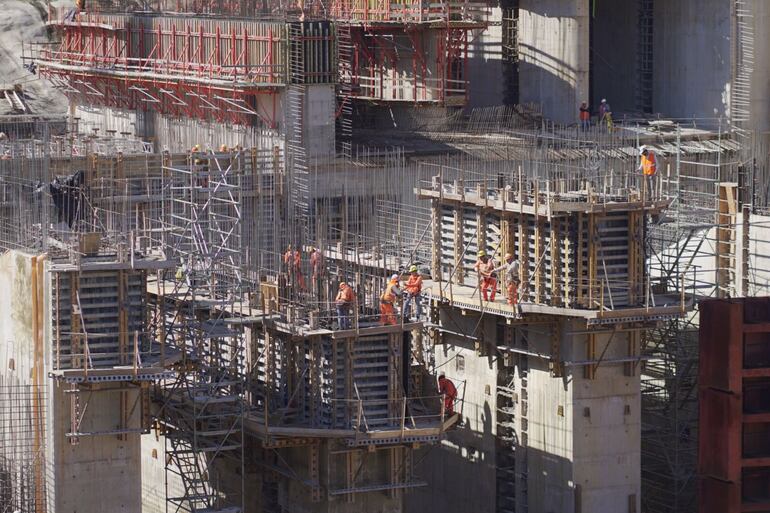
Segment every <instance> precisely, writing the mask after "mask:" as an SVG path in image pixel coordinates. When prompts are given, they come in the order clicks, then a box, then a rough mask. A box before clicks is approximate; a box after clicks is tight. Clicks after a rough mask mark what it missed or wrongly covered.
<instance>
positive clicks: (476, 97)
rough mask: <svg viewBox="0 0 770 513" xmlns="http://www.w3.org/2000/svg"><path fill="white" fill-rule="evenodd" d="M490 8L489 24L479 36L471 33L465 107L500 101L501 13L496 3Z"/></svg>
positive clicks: (486, 104) (489, 104) (501, 94)
mask: <svg viewBox="0 0 770 513" xmlns="http://www.w3.org/2000/svg"><path fill="white" fill-rule="evenodd" d="M490 11H491V13H490V15H489V17H488V19H487V21H488V22H489V24H490V25H489V27H488V28H487V29H486V30H485V31H484V32H482V33H481V34H480V35H479V36H478V37H472V38H471V39H472V41H471V43H470V44H469V47H468V66H467V68H466V75H467V77H468V80H469V85H468V88H469V89H468V92H469V97H468V108H474V107H486V106H493V105H501V104H502V103H503V97H504V91H503V90H504V88H505V83H504V79H503V62H502V59H503V48H502V44H503V27H502V19H503V13H502V9H500V8H499V7H493V8H490Z"/></svg>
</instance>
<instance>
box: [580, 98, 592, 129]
mask: <svg viewBox="0 0 770 513" xmlns="http://www.w3.org/2000/svg"><path fill="white" fill-rule="evenodd" d="M589 128H591V111H590V110H589V109H588V103H587V102H583V103H581V104H580V129H581V130H583V131H584V132H587V131H588V129H589Z"/></svg>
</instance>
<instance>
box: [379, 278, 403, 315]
mask: <svg viewBox="0 0 770 513" xmlns="http://www.w3.org/2000/svg"><path fill="white" fill-rule="evenodd" d="M399 281H400V280H399V278H398V274H394V275H393V276H391V277H390V281H388V284H387V285H386V286H385V292H383V293H382V295H381V296H380V324H382V325H384V326H387V325H395V324H396V307H395V305H396V302H397V301H399V300H400V299H401V289H400V288H399V286H398V285H399Z"/></svg>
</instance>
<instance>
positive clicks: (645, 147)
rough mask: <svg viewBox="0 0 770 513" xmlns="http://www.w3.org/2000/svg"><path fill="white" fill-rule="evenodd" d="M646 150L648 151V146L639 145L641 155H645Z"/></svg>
mask: <svg viewBox="0 0 770 513" xmlns="http://www.w3.org/2000/svg"><path fill="white" fill-rule="evenodd" d="M645 151H647V146H644V145H642V146H639V155H643V154H644V152H645Z"/></svg>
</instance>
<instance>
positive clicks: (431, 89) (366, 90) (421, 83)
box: [353, 75, 468, 103]
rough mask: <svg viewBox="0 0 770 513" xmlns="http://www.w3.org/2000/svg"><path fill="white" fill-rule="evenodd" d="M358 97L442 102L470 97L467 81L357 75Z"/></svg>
mask: <svg viewBox="0 0 770 513" xmlns="http://www.w3.org/2000/svg"><path fill="white" fill-rule="evenodd" d="M353 84H354V86H353V87H354V96H355V97H356V98H361V99H367V100H381V101H393V102H417V103H421V102H424V103H442V102H450V103H451V102H455V103H456V102H458V101H460V102H462V101H465V99H466V93H467V86H468V83H467V82H466V81H464V80H453V79H440V78H424V79H423V78H415V77H408V78H404V77H383V76H374V77H369V76H362V75H357V76H355V77H353Z"/></svg>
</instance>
